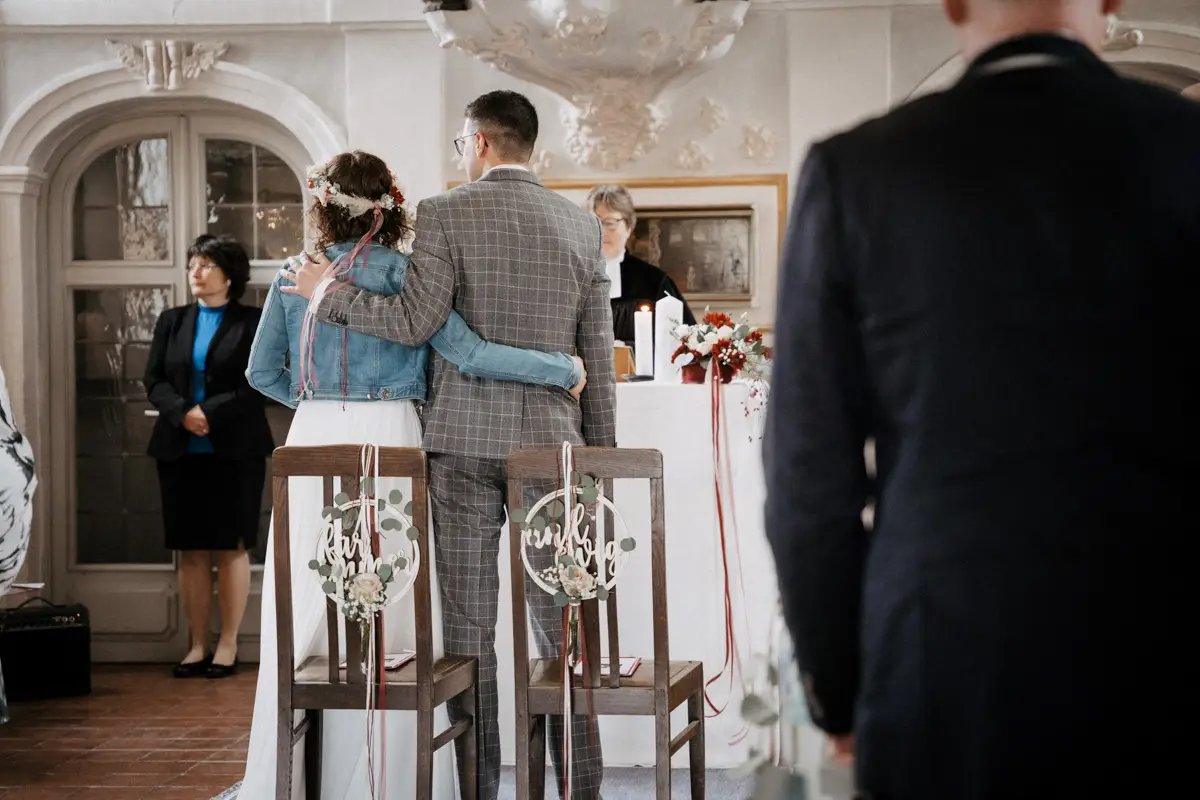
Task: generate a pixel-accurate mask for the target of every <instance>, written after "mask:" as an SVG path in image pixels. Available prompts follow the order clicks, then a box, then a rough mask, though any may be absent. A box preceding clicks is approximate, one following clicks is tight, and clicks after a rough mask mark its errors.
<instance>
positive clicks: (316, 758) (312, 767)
mask: <svg viewBox="0 0 1200 800" xmlns="http://www.w3.org/2000/svg"><path fill="white" fill-rule="evenodd" d="M304 717H305V719H307V720H308V731H307V732H305V734H304V796H305V797H306V798H307V799H308V800H321V723H322V722H323V721H324V720H323V719H322V716H321V711H320V709H309V710H307V711H305V712H304Z"/></svg>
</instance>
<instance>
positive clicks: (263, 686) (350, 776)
mask: <svg viewBox="0 0 1200 800" xmlns="http://www.w3.org/2000/svg"><path fill="white" fill-rule="evenodd" d="M367 443H370V444H375V445H379V446H381V447H420V445H421V422H420V419H419V418H418V417H417V412H416V408H415V406H414V405H413V404H412V403H411V402H409V401H388V402H382V401H377V402H366V403H349V402H347V403H342V402H341V401H321V400H309V401H305V402H302V403H300V407H299V409H298V410H297V411H296V416H295V418H294V419H293V421H292V427H291V430H290V432H289V433H288V437H287V444H288V445H289V446H316V445H330V444H367ZM409 483H410V482H409V481H396V482H394V484H393V483H392V482H389V481H384V480H381V481H380V484H381V485H380V490H381V491H380V492H379V493H380V495H381V496H386V493H387V492H388V491H390V489H391V488H399V489H401V491H403V492H404V495H405V497H406V498H408V499H411V497H412V494H411V489H410V486H409V485H408V484H409ZM289 495H290V502H289V514H290V516H291V539H292V574H291V575H289V576H287V577H288V578H289V579H290V580H291V582H292V604H293V626H294V641H295V643H296V663H297V664H299V663H300V662H301V661H303V660H304V659H305V658H307V657H309V656H312V655H324V654H326V652H327V647H326V634H325V595H324V594H323V593H322V591H321V588H320V585H319V584H318V582H317V580H316V578H315V576H314V575H313V572H312V571H311V570H310V569H309V568H308V562H309V560H310V559H312V558H313V554H314V552H315V550H316V539H317V534H318V529H319V525H320V522H321V508H322V506H323V505H324V493H323V490H322V482H321V479H319V478H293V479H292V480H291V481H290V484H289ZM272 541H273V539H272ZM422 544H424V543H422ZM271 552H272V551H270V550H268V557H267V563H266V566H265V568H264V571H263V591H262V648H261V651H260V652H261V656H260V664H259V673H258V691H257V695H256V697H255V701H254V723H253V726H252V728H251V731H250V749H249V753H248V754H247V757H246V776H245V778H244V779H243V782H242V787H241V789H240V791H239V793H238V795H237V800H275V757H276V723H277V719H278V715H277V709H278V691H279V688H278V682H277V681H276V673H277V668H276V665H277V661H276V658H277V655H276V653H277V650H276V642H277V638H278V637H277V634H276V625H275V569H274V559H273V558H272V557H271V556H270V553H271ZM421 556H422V564H421V569H428V570H429V575H430V582H431V585H432V591H433V602H432V604H431V605H432V608H433V640H434V658H435V659H436V658H438V657H440V656H441V655H442V620H441V601H440V600H439V597H438V589H437V571H436V570H435V569H434V554H433V553H432V552H429V548H425V547H423V549H422V553H421ZM384 619H385V621H384V632H385V635H386V638H387V643H386V647H387V652H389V653H394V652H398V651H400V650H404V649H412V648H413V647H414V646H415V635H414V630H413V627H414V626H413V603H412V595H411V593H410V594H409V596H408V597H406V598H404V599H403V600H401V601H400V602H398V603H395V604H394V605H392V606H390V607H389V608H388V609H387V610H386V611H385V612H384ZM344 655H345V654H344V652H343V654H342V656H343V657H344ZM364 702H365V698H364ZM375 716H376V719H377V723H376V728H375V744H376V748H377V750H376V755H375V772H376V777H377V778H378V774H379V769H380V764H381V763H383V762H386V800H407V798H412V797H413V796H414V794H415V789H416V781H415V775H416V752H417V735H416V713H415V712H403V711H392V712H388V713H386V714H385V713H382V712H380V713H377V714H376V715H375ZM297 719H299V716H298V717H297ZM383 720H386V721H385V722H384V723H383V724H385V725H386V730H385V731H384V733H385V734H386V735H385V736H381V735H380V732H381V728H380V722H379V721H383ZM447 726H448V721H447V718H446V712H445V710H444V707H442V708H439V709H438V710H437V711H436V712H435V716H434V733H435V734H436V733H438V732H440V731H442V730H445V728H446V727H447ZM366 734H367V721H366V712H365V711H326V712H325V714H324V730H323V732H322V757H321V784H322V786H321V792H320V797H321V800H366V798H369V797H370V788H369V785H370V784H369V771H368V766H367V765H368V762H367V746H366ZM381 742H386V749H385V750H384V749H382V748H381ZM303 753H304V745H303V742H301V743H300V744H298V745H297V746H296V748H295V751H294V752H293V758H294V764H295V767H294V769H293V778H292V797H293V798H295V800H302V799H303V798H304V797H305V794H304V791H305V786H304V756H303ZM456 784H457V777H456V774H455V767H454V746H453V745H447V746H445V747H443V748H442V749H441V750H439V751H438V752H437V753H435V754H434V764H433V796H434V798H435V800H443V799H444V800H450V799H451V798H454V797H457V796H458V793H457V786H456ZM376 788H377V792H378V793H379V795H380V796H383V794H384V793H383V791H380V790H382V789H384V788H385V787H381V786H378V784H377V787H376Z"/></svg>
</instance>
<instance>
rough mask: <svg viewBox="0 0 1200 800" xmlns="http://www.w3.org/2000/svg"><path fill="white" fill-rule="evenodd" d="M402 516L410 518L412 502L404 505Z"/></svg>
mask: <svg viewBox="0 0 1200 800" xmlns="http://www.w3.org/2000/svg"><path fill="white" fill-rule="evenodd" d="M404 516H406V517H411V516H412V501H411V500H410V501H409V502H407V503H405V504H404Z"/></svg>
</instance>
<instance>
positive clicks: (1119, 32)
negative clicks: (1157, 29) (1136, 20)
mask: <svg viewBox="0 0 1200 800" xmlns="http://www.w3.org/2000/svg"><path fill="white" fill-rule="evenodd" d="M1144 39H1145V36H1144V35H1143V34H1142V32H1141V31H1140V30H1138V29H1137V28H1134V27H1131V26H1129V25H1126V24H1125V23H1123V22H1121V20H1119V19H1117V15H1116V14H1109V16H1108V29H1107V30H1106V31H1105V32H1104V49H1105V50H1108V51H1112V50H1131V49H1133V48H1134V47H1137V46H1138V45H1140V44H1141V43H1142V42H1143V41H1144Z"/></svg>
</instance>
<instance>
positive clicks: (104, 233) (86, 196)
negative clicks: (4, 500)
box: [47, 104, 308, 661]
mask: <svg viewBox="0 0 1200 800" xmlns="http://www.w3.org/2000/svg"><path fill="white" fill-rule="evenodd" d="M307 162H308V156H307V153H305V151H304V149H303V147H301V146H300V145H299V143H298V142H297V141H296V140H295V139H294V138H293V137H291V136H290V135H289V134H288V133H287V132H286V131H284V130H283V129H282V128H281V127H280V126H277V125H274V124H271V123H269V122H268V121H265V120H255V119H252V118H250V117H249V116H248V115H246V114H244V113H237V112H233V113H231V112H230V111H229V110H227V109H223V108H222V107H220V106H215V105H204V104H197V105H196V106H194V107H192V108H188V107H186V106H184V107H182V110H177V109H172V110H171V111H170V112H168V113H158V114H141V115H139V116H137V117H136V118H131V119H125V120H122V121H115V122H112V123H111V124H107V125H104V126H103V127H100V128H99V129H98V130H96V131H95V132H93V133H90V134H88V135H86V136H85V137H83V138H82V139H81V140H80V141H79V142H78V143H77V144H75V145H74V146H73V147H72V148H71V149H70V150H69V151H68V152H67V153H66V154H65V155H64V157H63V158H62V159H61V161H60V163H59V164H58V165H57V167H56V168H55V170H54V173H53V176H52V178H51V181H50V186H49V194H48V211H49V214H48V220H49V225H48V231H47V254H48V256H49V259H48V260H49V266H50V274H49V276H48V278H49V293H48V294H49V297H48V300H49V303H48V309H47V310H48V312H49V313H48V322H49V333H50V337H49V338H50V359H49V361H48V369H49V371H50V375H49V383H50V393H51V396H52V397H55V398H61V400H62V401H61V402H56V403H55V404H54V407H53V408H52V409H51V414H52V419H51V422H52V423H53V425H52V429H53V433H52V436H51V439H52V444H51V452H50V459H49V466H50V470H51V472H52V475H53V478H52V480H51V481H49V483H50V485H51V486H53V487H55V488H54V489H52V491H53V492H54V498H53V510H52V512H51V513H52V519H53V522H52V537H53V541H52V554H53V555H52V562H53V580H54V584H55V586H56V588H57V591H56V594H60V593H65V596H67V597H70V598H71V599H72V600H74V601H77V602H82V603H84V604H86V605H87V606H88V607H89V609H90V610H91V612H92V615H93V625H94V627H95V629H96V633H97V634H98V636H97V637H96V639H95V641H94V643H93V657H94V658H95V660H97V661H174V660H176V659H178V657H179V653H180V652H182V651H183V650H186V640H187V630H186V622H185V620H184V619H183V617H182V614H181V612H180V609H179V603H178V587H177V582H176V577H175V563H174V554H173V553H172V552H170V551H167V550H165V549H164V548H163V546H162V524H161V517H160V514H159V499H158V482H157V475H156V472H155V465H154V462H153V460H151V459H149V458H148V457H147V456H146V455H145V449H146V443H147V441H148V437H149V434H150V430H151V428H152V426H153V424H154V418H153V415H154V414H155V412H154V411H153V410H152V409H151V406H150V405H149V403H148V402H146V399H145V392H144V390H143V387H142V385H141V376H142V372H143V370H144V368H145V360H146V356H147V353H148V350H149V342H150V339H151V336H152V333H153V330H154V324H155V321H156V320H157V317H158V315H159V313H161V312H162V311H163V310H165V309H166V308H170V307H172V306H175V305H182V304H184V303H187V302H189V301H190V298H189V296H188V290H187V281H186V277H185V276H186V273H185V266H186V250H187V247H188V244H189V243H190V242H191V241H192V240H193V239H195V237H196V236H197V235H199V234H201V233H206V232H207V233H213V234H231V235H233V236H235V237H237V238H238V239H239V240H240V241H241V242H242V243H243V245H244V246H245V247H246V249H247V252H248V253H249V254H250V256H251V259H252V265H253V272H252V283H251V287H250V290H249V291H248V292H247V295H246V297H245V298H244V302H247V303H255V304H261V302H262V300H263V298H264V297H265V292H266V288H267V286H269V284H270V281H271V279H272V277H273V276H274V274H275V271H276V270H277V269H278V266H279V263H280V262H281V261H282V260H284V259H285V258H287V257H288V256H289V255H293V254H295V253H296V252H298V251H299V249H300V248H302V247H303V236H304V195H303V192H302V182H301V180H302V176H303V170H304V168H305V166H306V164H307ZM268 413H269V416H270V418H271V421H272V427H273V429H274V431H275V434H276V436H277V437H278V440H279V441H280V442H281V443H282V441H283V440H284V438H285V437H286V433H287V426H288V423H289V422H290V417H291V414H290V412H289V411H288V410H287V409H286V408H283V407H282V406H278V405H272V407H271V408H270V409H269V412H268ZM263 507H264V509H269V507H270V503H269V501H266V499H264V505H263ZM268 519H269V511H266V512H264V515H263V519H262V530H263V532H264V533H265V531H266V527H267V524H268ZM265 543H266V537H265V536H263V537H261V539H260V548H259V552H258V553H256V554H255V562H256V563H257V564H261V563H262V557H263V554H264V552H265ZM260 586H261V580H259V579H257V578H256V580H255V586H254V589H253V590H252V600H251V605H250V608H249V609H248V613H247V617H246V624H245V625H244V627H243V630H244V635H245V639H246V641H244V642H243V646H242V656H243V658H245V659H248V660H253V659H254V658H255V657H256V655H257V633H258V614H257V610H258V607H259V603H258V597H259V588H260ZM213 622H214V623H216V619H215V618H214V620H213Z"/></svg>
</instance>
